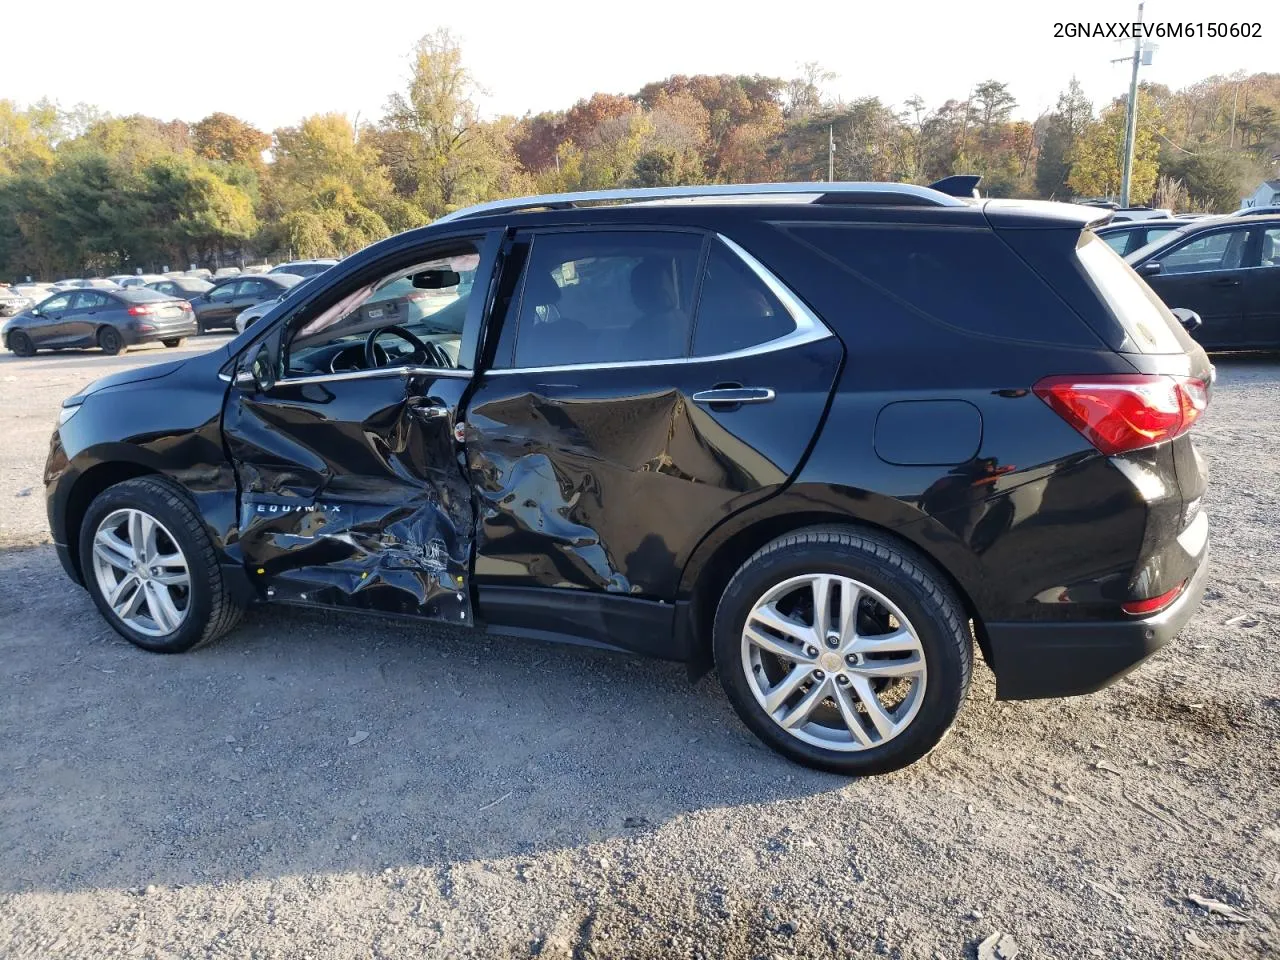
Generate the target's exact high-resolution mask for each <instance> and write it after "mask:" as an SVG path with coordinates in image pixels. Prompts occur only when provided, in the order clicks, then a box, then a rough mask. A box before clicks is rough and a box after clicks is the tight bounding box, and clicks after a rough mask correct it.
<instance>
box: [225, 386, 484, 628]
mask: <svg viewBox="0 0 1280 960" xmlns="http://www.w3.org/2000/svg"><path fill="white" fill-rule="evenodd" d="M380 373H381V375H374V376H368V375H364V376H351V375H346V376H344V375H341V374H335V375H334V377H333V378H332V379H327V380H323V381H320V380H317V378H306V379H305V380H302V381H299V382H296V383H293V382H290V381H289V380H282V381H280V382H279V383H277V384H276V385H275V386H274V387H272V389H271V390H270V391H268V392H266V393H260V392H258V391H256V390H254V389H253V388H252V387H244V388H241V387H239V386H233V387H232V389H231V391H230V393H229V396H228V399H227V407H226V411H225V415H224V435H225V437H226V440H227V445H228V448H229V450H230V452H231V456H232V459H233V460H234V462H235V466H236V472H237V476H238V478H239V483H240V546H241V551H242V553H243V556H244V558H245V562H246V565H247V567H248V570H249V574H250V577H251V579H253V580H254V581H255V582H257V583H258V584H259V587H260V590H261V591H262V594H263V596H264V597H268V598H271V599H277V600H293V601H299V602H304V603H314V604H321V605H328V606H341V607H360V608H368V609H377V610H382V611H386V612H391V613H401V614H412V615H417V616H423V617H429V618H432V619H437V620H445V621H449V622H452V623H457V624H463V625H470V624H471V622H472V619H473V615H472V610H471V603H470V590H469V586H470V585H469V583H468V580H467V578H468V570H469V561H470V555H471V547H472V536H473V531H472V512H471V497H470V492H469V488H468V485H467V483H466V481H465V479H464V477H463V473H462V467H461V464H460V461H459V458H458V453H457V450H456V446H455V443H454V439H453V424H454V419H455V417H456V415H457V411H458V401H459V400H460V398H461V396H462V392H463V390H464V389H465V387H466V385H467V383H468V380H467V379H466V378H465V377H462V376H450V375H445V374H440V375H436V374H426V373H418V372H416V371H415V372H414V373H413V374H412V375H408V376H406V373H405V371H402V370H387V371H385V372H381V371H380Z"/></svg>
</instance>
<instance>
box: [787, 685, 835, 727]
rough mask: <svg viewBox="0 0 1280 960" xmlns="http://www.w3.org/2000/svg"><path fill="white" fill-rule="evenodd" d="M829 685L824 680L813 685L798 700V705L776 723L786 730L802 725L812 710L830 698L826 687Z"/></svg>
mask: <svg viewBox="0 0 1280 960" xmlns="http://www.w3.org/2000/svg"><path fill="white" fill-rule="evenodd" d="M830 683H831V681H830V679H826V678H824V679H822V680H820V681H819V682H817V683H815V684H814V685H813V686H812V687H811V688H810V689H809V692H808V693H806V694H805V695H804V696H803V697H801V698H800V701H799V703H797V704H796V705H795V706H794V707H792V708H791V709H790V710H788V711H787V715H786V716H785V717H783V718H782V719H780V720H779V721H778V722H779V723H780V724H782V726H783V727H785V728H786V729H788V730H791V729H794V728H795V727H797V726H800V725H801V724H803V723H804V722H805V721H806V720H808V719H809V716H810V715H811V714H812V713H813V711H814V708H815V707H817V706H818V704H820V703H821V702H822V701H823V700H825V699H827V697H828V696H830V690H829V689H828V685H829V684H830Z"/></svg>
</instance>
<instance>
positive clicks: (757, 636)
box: [746, 626, 810, 663]
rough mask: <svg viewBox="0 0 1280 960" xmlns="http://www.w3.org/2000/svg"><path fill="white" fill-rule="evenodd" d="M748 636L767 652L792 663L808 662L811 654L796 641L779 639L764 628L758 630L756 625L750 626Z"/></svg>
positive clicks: (747, 631)
mask: <svg viewBox="0 0 1280 960" xmlns="http://www.w3.org/2000/svg"><path fill="white" fill-rule="evenodd" d="M746 633H747V637H748V638H749V639H750V640H751V642H752V643H753V644H755V645H756V646H757V647H759V648H760V649H761V650H763V651H764V652H766V653H772V654H773V655H774V656H775V657H781V658H782V659H783V660H787V661H789V662H791V663H801V662H808V661H809V659H810V658H809V656H808V655H807V654H806V653H805V652H804V648H803V647H801V646H798V645H796V644H794V643H788V642H787V641H786V640H779V639H778V638H777V637H775V636H773V635H772V634H768V633H765V632H764V631H763V630H757V629H756V628H755V627H752V626H748V627H747V630H746Z"/></svg>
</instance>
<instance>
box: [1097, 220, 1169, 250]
mask: <svg viewBox="0 0 1280 960" xmlns="http://www.w3.org/2000/svg"><path fill="white" fill-rule="evenodd" d="M1186 225H1187V222H1186V221H1185V220H1129V221H1125V222H1122V223H1114V222H1113V223H1109V224H1107V225H1106V226H1105V227H1098V229H1097V230H1095V231H1094V233H1096V234H1097V235H1098V236H1100V237H1101V238H1102V239H1103V240H1105V241H1106V242H1107V246H1109V247H1110V248H1111V249H1112V250H1114V251H1115V252H1116V253H1118V254H1120V256H1122V257H1123V256H1126V255H1128V254H1130V253H1133V251H1135V250H1137V249H1139V248H1140V247H1145V246H1146V245H1147V244H1148V243H1151V242H1152V241H1153V240H1158V239H1159V238H1160V237H1163V236H1164V235H1165V234H1167V233H1172V232H1173V231H1174V230H1180V229H1182V228H1183V227H1185V226H1186Z"/></svg>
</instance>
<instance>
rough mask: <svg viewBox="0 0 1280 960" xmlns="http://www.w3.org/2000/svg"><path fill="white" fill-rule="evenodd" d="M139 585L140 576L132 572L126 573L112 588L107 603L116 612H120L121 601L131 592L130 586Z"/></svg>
mask: <svg viewBox="0 0 1280 960" xmlns="http://www.w3.org/2000/svg"><path fill="white" fill-rule="evenodd" d="M137 586H138V578H137V577H135V576H134V575H133V574H132V573H126V574H125V575H124V576H123V577H121V578H120V582H119V583H117V584H116V587H115V589H114V590H112V591H111V594H110V595H109V596H108V597H107V605H108V606H109V607H111V609H112V610H114V611H115V612H116V613H120V607H121V602H122V601H123V600H124V598H125V595H126V594H127V593H128V592H129V588H130V587H137Z"/></svg>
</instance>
